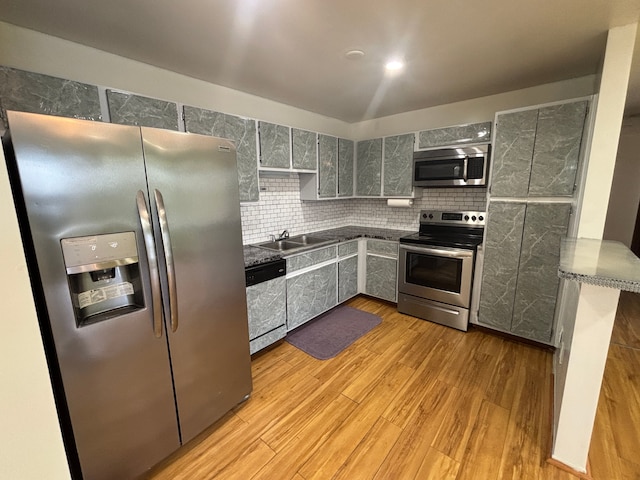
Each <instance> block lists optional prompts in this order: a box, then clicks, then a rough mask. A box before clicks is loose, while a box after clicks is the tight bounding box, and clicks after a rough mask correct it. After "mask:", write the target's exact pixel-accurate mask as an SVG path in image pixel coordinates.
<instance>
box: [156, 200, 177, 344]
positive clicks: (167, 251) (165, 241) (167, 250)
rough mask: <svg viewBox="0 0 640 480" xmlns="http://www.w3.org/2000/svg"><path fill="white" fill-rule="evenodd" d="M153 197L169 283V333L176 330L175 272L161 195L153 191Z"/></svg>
mask: <svg viewBox="0 0 640 480" xmlns="http://www.w3.org/2000/svg"><path fill="white" fill-rule="evenodd" d="M153 195H154V197H155V200H156V207H157V208H158V221H159V223H160V233H161V234H162V247H163V248H164V260H165V263H166V267H167V281H168V283H169V311H170V315H171V331H172V332H175V331H176V330H177V329H178V288H177V286H176V270H175V267H174V265H173V249H172V248H171V236H170V235H169V223H168V222H167V210H166V209H165V208H164V199H163V198H162V193H160V191H159V190H157V189H155V190H154V191H153Z"/></svg>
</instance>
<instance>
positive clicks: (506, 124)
mask: <svg viewBox="0 0 640 480" xmlns="http://www.w3.org/2000/svg"><path fill="white" fill-rule="evenodd" d="M537 121H538V110H526V111H522V112H514V113H504V114H501V115H498V117H497V119H496V138H495V141H494V145H493V162H492V165H491V172H492V173H491V175H492V178H491V195H492V196H494V197H526V196H527V192H528V190H529V176H530V174H531V161H532V158H533V145H534V142H535V138H536V123H537Z"/></svg>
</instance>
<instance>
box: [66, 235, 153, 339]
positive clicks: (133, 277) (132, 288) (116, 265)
mask: <svg viewBox="0 0 640 480" xmlns="http://www.w3.org/2000/svg"><path fill="white" fill-rule="evenodd" d="M61 246H62V255H63V257H64V264H65V268H66V272H67V278H68V280H69V289H70V293H71V297H72V301H73V306H74V310H75V314H76V324H77V326H78V327H81V326H84V325H88V324H91V323H96V322H99V321H102V320H107V319H109V318H113V317H115V316H119V315H123V314H125V313H128V312H131V311H132V310H137V309H140V308H143V307H144V296H143V293H142V285H141V281H140V269H139V266H138V248H137V245H136V236H135V233H134V232H122V233H110V234H103V235H89V236H85V237H73V238H63V239H62V240H61Z"/></svg>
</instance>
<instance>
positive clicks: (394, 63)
mask: <svg viewBox="0 0 640 480" xmlns="http://www.w3.org/2000/svg"><path fill="white" fill-rule="evenodd" d="M384 68H385V69H386V70H387V72H398V71H400V70H402V69H403V68H404V62H403V61H402V60H399V59H397V58H396V59H393V60H389V61H388V62H387V63H386V64H385V66H384Z"/></svg>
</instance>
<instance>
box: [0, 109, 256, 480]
mask: <svg viewBox="0 0 640 480" xmlns="http://www.w3.org/2000/svg"><path fill="white" fill-rule="evenodd" d="M8 120H9V130H8V134H7V135H6V136H5V138H4V139H3V145H4V148H5V156H6V157H7V162H8V166H9V171H10V172H11V176H12V186H13V189H14V197H15V200H16V207H17V211H18V214H19V218H20V223H21V230H22V233H23V241H24V243H25V252H26V254H27V260H28V265H29V269H30V275H31V278H32V284H33V287H34V296H35V299H36V308H37V310H38V315H39V319H40V323H41V329H42V331H43V338H44V340H45V347H46V350H47V354H48V355H47V356H48V361H49V365H50V370H51V372H52V379H53V384H54V393H55V396H56V402H57V406H58V411H59V413H60V417H61V423H62V424H63V435H64V437H65V444H66V446H67V451H68V453H69V457H70V464H71V465H72V471H74V468H73V466H74V465H75V466H76V468H77V466H78V465H79V469H80V470H81V475H82V476H83V478H85V479H114V478H118V479H124V478H132V477H135V476H138V475H140V474H141V473H144V472H145V471H146V470H148V469H149V468H150V467H152V466H153V465H154V464H156V463H157V462H159V461H160V460H161V459H163V458H165V457H166V456H168V455H169V454H170V453H171V452H173V451H174V450H176V449H177V448H178V447H179V446H180V445H181V444H184V443H186V442H187V441H189V440H191V439H192V438H194V437H195V436H196V435H197V434H198V433H200V432H201V431H202V430H203V429H205V428H206V427H207V426H209V425H211V424H212V423H214V422H215V421H216V420H217V419H219V418H220V417H221V416H222V415H224V414H225V413H226V412H227V411H228V410H229V409H231V408H232V407H234V406H235V405H237V404H238V403H240V402H241V401H242V400H244V399H245V398H247V397H248V395H249V394H250V391H251V372H250V355H249V342H248V326H247V311H246V298H245V286H244V282H245V279H244V262H243V256H242V233H241V224H240V206H239V205H240V203H239V194H238V183H237V170H236V160H235V148H234V146H233V144H232V143H231V142H229V141H227V140H222V139H216V138H212V137H206V136H200V135H193V134H185V133H179V132H172V131H166V130H159V129H153V128H145V127H132V126H123V125H114V124H106V123H100V122H90V121H84V120H76V119H69V118H58V117H51V116H44V115H36V114H28V113H19V112H8ZM65 420H68V421H69V423H70V428H66V427H65V426H64V424H65V423H66V421H65ZM67 427H68V426H67ZM74 474H76V475H79V474H78V472H77V471H74Z"/></svg>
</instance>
